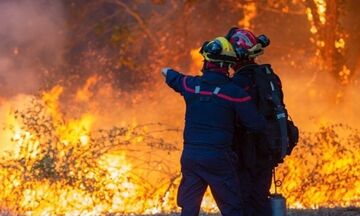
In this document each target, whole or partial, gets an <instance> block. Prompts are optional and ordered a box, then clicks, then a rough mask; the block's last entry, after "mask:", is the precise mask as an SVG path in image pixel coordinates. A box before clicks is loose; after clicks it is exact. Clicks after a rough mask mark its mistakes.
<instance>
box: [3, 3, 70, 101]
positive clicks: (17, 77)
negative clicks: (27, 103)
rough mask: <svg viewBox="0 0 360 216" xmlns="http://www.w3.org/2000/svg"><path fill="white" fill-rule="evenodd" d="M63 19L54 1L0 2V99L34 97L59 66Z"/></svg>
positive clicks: (62, 42) (59, 7)
mask: <svg viewBox="0 0 360 216" xmlns="http://www.w3.org/2000/svg"><path fill="white" fill-rule="evenodd" d="M64 24H65V22H64V15H63V10H62V6H61V4H60V3H59V2H58V1H46V0H39V1H30V0H15V1H10V0H5V1H4V0H3V1H1V2H0V26H1V28H0V97H1V96H2V97H9V96H13V95H15V94H19V93H27V94H30V93H34V92H36V91H37V90H38V89H39V88H40V87H41V86H40V85H41V84H42V79H41V78H42V77H43V76H44V75H46V73H47V71H48V70H49V69H51V68H54V67H55V66H56V65H59V63H61V60H62V52H63V44H64V34H65V33H64V27H65V26H64Z"/></svg>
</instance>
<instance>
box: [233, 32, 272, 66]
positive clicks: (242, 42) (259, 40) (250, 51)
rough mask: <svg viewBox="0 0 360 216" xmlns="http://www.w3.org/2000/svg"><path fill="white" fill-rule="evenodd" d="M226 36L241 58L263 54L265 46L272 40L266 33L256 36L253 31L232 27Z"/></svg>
mask: <svg viewBox="0 0 360 216" xmlns="http://www.w3.org/2000/svg"><path fill="white" fill-rule="evenodd" d="M226 38H227V39H228V40H229V41H230V43H231V44H232V45H233V47H234V50H235V52H236V54H237V57H238V58H240V59H244V58H255V57H256V56H259V55H261V54H263V52H264V50H263V48H265V47H267V46H268V45H269V44H270V40H269V38H268V37H266V36H265V35H260V36H259V37H256V36H255V35H254V34H253V33H252V32H251V31H248V30H245V29H240V28H236V27H235V28H231V29H230V31H229V33H228V34H227V35H226Z"/></svg>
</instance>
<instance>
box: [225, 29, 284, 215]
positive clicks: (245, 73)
mask: <svg viewBox="0 0 360 216" xmlns="http://www.w3.org/2000/svg"><path fill="white" fill-rule="evenodd" d="M226 38H227V39H228V40H229V41H230V42H231V44H232V45H233V47H234V50H235V52H236V53H237V55H238V58H239V61H238V62H237V64H235V65H233V69H234V70H235V74H234V76H233V83H234V84H236V85H237V86H240V87H241V88H243V89H244V90H246V92H247V93H248V94H249V95H250V96H251V97H252V98H253V100H254V102H255V104H256V106H257V109H258V110H261V107H260V106H261V104H260V103H259V101H260V98H259V93H258V89H257V88H256V84H255V83H254V77H253V74H254V73H253V72H254V71H255V70H259V69H260V70H271V72H272V69H271V66H270V65H258V64H256V63H255V61H254V60H255V58H256V57H257V56H259V55H261V54H263V48H264V47H266V46H268V45H269V43H270V41H269V39H268V38H267V37H266V36H264V35H261V36H259V37H256V36H254V34H253V33H251V32H250V31H247V30H244V29H239V28H233V29H231V30H230V31H229V33H228V35H227V36H226ZM272 73H273V72H272ZM274 75H275V74H274ZM275 76H276V75H275ZM275 79H277V82H278V83H277V84H278V85H279V86H281V84H280V79H279V78H278V77H277V76H276V78H275ZM280 92H281V103H283V95H282V90H281V89H280ZM282 105H283V106H285V105H284V104H282ZM261 113H262V112H261ZM265 118H267V116H265ZM236 133H239V134H241V133H242V131H241V129H240V131H237V132H236ZM239 134H236V135H239ZM236 137H237V136H235V138H236ZM238 139H241V141H240V142H242V143H241V144H242V145H241V146H240V151H238V153H239V154H240V155H241V156H242V159H243V160H242V163H241V166H242V172H241V174H240V176H241V177H242V178H241V180H242V182H241V184H242V193H243V196H244V209H245V215H246V216H271V206H270V200H269V195H270V187H271V181H272V170H273V168H274V167H275V166H276V164H277V163H278V162H279V161H274V158H273V157H272V154H271V152H270V150H269V144H268V141H267V138H265V137H264V135H259V134H257V135H256V136H252V137H248V136H247V137H244V136H241V135H240V138H238ZM245 140H246V141H245ZM235 142H239V141H235Z"/></svg>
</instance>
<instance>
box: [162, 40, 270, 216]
mask: <svg viewBox="0 0 360 216" xmlns="http://www.w3.org/2000/svg"><path fill="white" fill-rule="evenodd" d="M200 52H201V54H202V55H203V56H204V58H205V60H204V67H203V70H202V72H203V75H202V76H195V77H193V76H186V75H184V74H181V73H179V72H177V71H175V70H172V69H169V68H164V69H163V74H164V75H165V76H166V83H167V84H168V85H169V86H170V87H171V88H172V89H174V90H175V91H176V92H178V93H180V94H181V95H182V96H183V97H184V99H185V103H186V116H185V129H184V149H183V152H182V156H181V172H182V179H181V183H180V186H179V190H178V205H179V206H180V207H181V208H182V211H181V215H183V216H192V215H198V214H199V211H200V204H201V201H202V197H203V195H204V193H205V190H206V188H207V186H210V189H211V192H212V194H213V196H214V199H215V201H216V203H217V205H218V207H219V209H220V211H221V213H222V215H224V216H237V215H243V206H242V197H241V191H240V182H239V178H238V172H237V168H238V164H237V163H238V157H237V155H236V153H235V152H234V151H233V150H232V149H231V145H232V139H233V134H234V126H235V122H236V121H239V122H240V123H241V124H242V125H244V127H246V128H248V130H250V131H261V130H263V129H264V126H265V119H264V117H263V116H261V115H260V114H259V113H258V112H257V111H256V108H255V105H254V104H253V102H252V100H251V97H249V95H248V94H247V93H246V92H245V91H244V90H242V89H241V88H240V87H238V86H236V85H234V84H233V83H232V82H231V80H230V78H229V76H228V69H229V67H230V65H231V63H233V62H234V61H235V56H236V54H235V53H234V51H233V49H232V46H231V44H230V43H229V42H228V41H227V40H226V39H225V38H224V37H219V38H216V39H215V40H213V41H211V42H206V43H205V44H204V45H203V47H202V49H201V50H200Z"/></svg>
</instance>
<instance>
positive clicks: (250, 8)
mask: <svg viewBox="0 0 360 216" xmlns="http://www.w3.org/2000/svg"><path fill="white" fill-rule="evenodd" d="M241 7H242V9H243V13H244V17H243V18H242V19H241V20H240V21H239V22H238V24H239V26H241V27H243V28H245V29H251V28H252V25H251V21H252V20H253V19H254V18H255V17H256V3H255V2H250V1H249V2H246V3H245V4H243V5H241Z"/></svg>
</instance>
